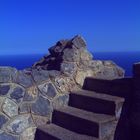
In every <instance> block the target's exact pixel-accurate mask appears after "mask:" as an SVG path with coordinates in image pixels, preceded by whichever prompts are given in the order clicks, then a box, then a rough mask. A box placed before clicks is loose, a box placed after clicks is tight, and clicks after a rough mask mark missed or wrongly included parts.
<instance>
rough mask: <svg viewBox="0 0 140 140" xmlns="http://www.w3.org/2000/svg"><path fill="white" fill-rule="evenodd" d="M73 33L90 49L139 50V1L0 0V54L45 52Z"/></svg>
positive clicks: (102, 50)
mask: <svg viewBox="0 0 140 140" xmlns="http://www.w3.org/2000/svg"><path fill="white" fill-rule="evenodd" d="M76 34H80V35H82V36H84V38H85V39H86V40H87V44H88V49H89V50H90V51H92V52H97V51H98V52H99V51H100V52H108V51H109V52H110V51H140V0H1V1H0V54H26V53H27V54H33V53H47V50H48V47H50V46H52V45H53V44H54V43H55V42H56V41H57V40H59V39H63V38H71V37H73V36H75V35H76Z"/></svg>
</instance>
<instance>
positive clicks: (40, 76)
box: [32, 69, 50, 84]
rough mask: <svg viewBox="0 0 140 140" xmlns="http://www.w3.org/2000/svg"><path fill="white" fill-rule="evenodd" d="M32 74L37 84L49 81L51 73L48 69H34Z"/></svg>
mask: <svg viewBox="0 0 140 140" xmlns="http://www.w3.org/2000/svg"><path fill="white" fill-rule="evenodd" d="M32 76H33V78H34V80H35V82H36V83H37V84H40V83H43V82H45V81H49V79H50V78H49V73H48V71H46V70H36V69H35V70H32Z"/></svg>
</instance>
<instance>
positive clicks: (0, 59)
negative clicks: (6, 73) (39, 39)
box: [0, 54, 43, 70]
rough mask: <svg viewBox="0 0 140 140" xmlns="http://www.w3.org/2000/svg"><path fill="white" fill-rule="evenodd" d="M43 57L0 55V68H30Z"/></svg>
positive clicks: (37, 55)
mask: <svg viewBox="0 0 140 140" xmlns="http://www.w3.org/2000/svg"><path fill="white" fill-rule="evenodd" d="M42 56H43V55H41V54H33V55H0V66H12V67H16V68H17V69H20V70H21V69H24V68H28V67H31V65H33V64H34V63H35V62H36V61H38V60H40V59H41V57H42Z"/></svg>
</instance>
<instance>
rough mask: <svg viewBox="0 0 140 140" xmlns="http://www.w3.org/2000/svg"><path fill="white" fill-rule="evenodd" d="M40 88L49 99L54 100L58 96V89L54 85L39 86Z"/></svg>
mask: <svg viewBox="0 0 140 140" xmlns="http://www.w3.org/2000/svg"><path fill="white" fill-rule="evenodd" d="M38 88H39V90H40V91H41V93H42V95H44V96H47V97H49V98H53V97H55V96H56V95H57V91H56V88H55V87H54V85H53V84H52V83H45V84H42V85H39V86H38Z"/></svg>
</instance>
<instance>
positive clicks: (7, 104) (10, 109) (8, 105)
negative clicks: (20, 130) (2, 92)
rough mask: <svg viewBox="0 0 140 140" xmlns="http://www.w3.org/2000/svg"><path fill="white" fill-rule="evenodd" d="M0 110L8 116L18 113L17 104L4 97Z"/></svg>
mask: <svg viewBox="0 0 140 140" xmlns="http://www.w3.org/2000/svg"><path fill="white" fill-rule="evenodd" d="M2 110H3V112H4V113H5V114H6V115H8V116H9V117H13V116H16V115H18V106H17V104H16V103H15V102H14V101H12V100H10V99H8V98H6V99H5V101H4V103H3V106H2Z"/></svg>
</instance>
